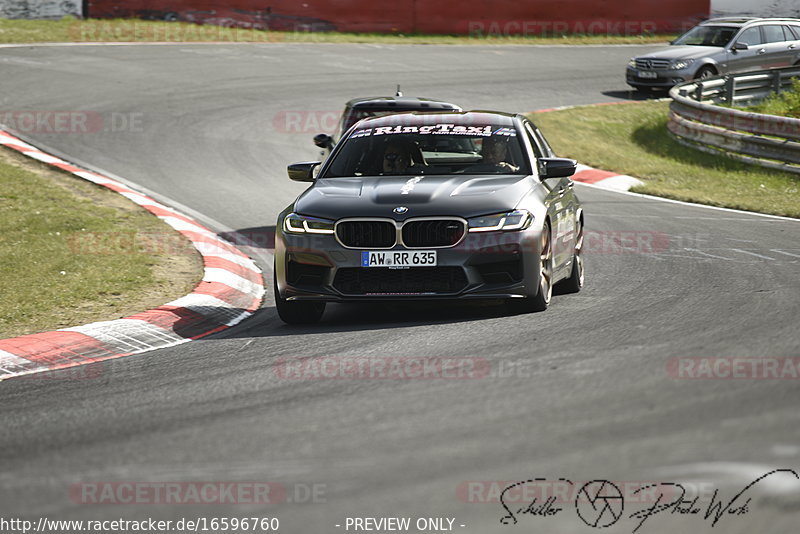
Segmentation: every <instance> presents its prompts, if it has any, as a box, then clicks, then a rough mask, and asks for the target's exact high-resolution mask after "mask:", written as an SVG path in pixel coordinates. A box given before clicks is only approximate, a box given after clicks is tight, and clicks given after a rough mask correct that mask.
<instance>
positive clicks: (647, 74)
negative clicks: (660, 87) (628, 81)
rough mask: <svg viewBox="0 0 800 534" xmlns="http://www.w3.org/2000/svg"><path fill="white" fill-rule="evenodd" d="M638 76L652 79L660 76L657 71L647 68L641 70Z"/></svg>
mask: <svg viewBox="0 0 800 534" xmlns="http://www.w3.org/2000/svg"><path fill="white" fill-rule="evenodd" d="M637 76H639V78H650V79H655V78H658V74H657V73H655V72H648V71H646V70H640V71H639V73H638V74H637Z"/></svg>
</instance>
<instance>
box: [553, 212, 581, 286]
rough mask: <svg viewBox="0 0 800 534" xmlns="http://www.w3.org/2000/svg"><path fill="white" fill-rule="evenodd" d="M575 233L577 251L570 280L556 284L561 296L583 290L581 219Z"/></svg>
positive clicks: (574, 254) (573, 257)
mask: <svg viewBox="0 0 800 534" xmlns="http://www.w3.org/2000/svg"><path fill="white" fill-rule="evenodd" d="M575 233H576V237H575V251H574V252H573V253H572V272H570V275H569V278H567V279H566V280H562V281H561V282H559V283H557V284H556V289H557V290H558V294H560V295H566V294H569V293H577V292H578V291H580V290H581V289H583V283H584V278H585V274H584V265H583V221H582V220H580V219H578V224H577V228H576V229H575Z"/></svg>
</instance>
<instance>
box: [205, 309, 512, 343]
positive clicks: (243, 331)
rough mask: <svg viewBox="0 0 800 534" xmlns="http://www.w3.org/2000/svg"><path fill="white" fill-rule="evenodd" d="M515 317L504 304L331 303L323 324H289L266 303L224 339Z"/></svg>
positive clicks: (384, 328)
mask: <svg viewBox="0 0 800 534" xmlns="http://www.w3.org/2000/svg"><path fill="white" fill-rule="evenodd" d="M504 317H513V314H512V313H511V312H509V311H508V310H507V308H506V307H505V306H503V304H502V303H501V302H500V301H490V300H487V301H474V302H473V301H469V302H464V301H416V302H399V303H398V302H365V303H342V304H339V303H329V304H328V308H327V309H326V310H325V315H324V316H323V317H322V320H321V321H320V322H319V323H316V324H311V325H287V324H285V323H283V321H281V320H280V318H279V317H278V312H277V311H276V310H275V307H274V306H273V305H271V303H270V304H266V305H265V306H264V307H262V308H261V309H260V310H259V311H258V312H257V314H256V315H255V316H254V317H253V318H251V319H249V320H247V321H245V322H244V323H242V325H241V326H240V327H235V328H232V329H231V330H229V331H227V332H225V333H222V334H221V335H220V337H224V338H237V337H242V338H252V337H281V336H296V335H302V334H330V333H337V332H361V331H369V330H387V329H392V328H409V327H415V326H431V325H446V324H457V323H469V322H472V321H483V320H489V319H498V318H504Z"/></svg>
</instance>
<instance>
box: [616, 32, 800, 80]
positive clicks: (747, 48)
mask: <svg viewBox="0 0 800 534" xmlns="http://www.w3.org/2000/svg"><path fill="white" fill-rule="evenodd" d="M797 64H800V19H788V18H787V19H778V18H717V19H711V20H708V21H705V22H703V23H702V24H700V25H698V26H695V27H694V28H692V29H691V30H689V31H688V32H686V33H685V34H683V35H682V36H680V37H679V38H677V39H675V40H674V41H672V43H671V45H670V46H669V47H667V48H664V49H662V50H658V51H656V52H653V53H650V54H647V55H645V56H641V57H634V58H631V60H630V62H629V63H628V67H627V69H626V71H625V78H626V81H627V82H628V85H630V86H632V87H634V88H635V89H638V90H648V89H670V88H671V87H672V86H673V85H676V84H679V83H682V82H685V81H689V80H694V79H702V78H708V77H711V76H717V75H722V74H728V73H735V72H747V71H757V70H766V69H771V68H780V67H791V66H793V65H797Z"/></svg>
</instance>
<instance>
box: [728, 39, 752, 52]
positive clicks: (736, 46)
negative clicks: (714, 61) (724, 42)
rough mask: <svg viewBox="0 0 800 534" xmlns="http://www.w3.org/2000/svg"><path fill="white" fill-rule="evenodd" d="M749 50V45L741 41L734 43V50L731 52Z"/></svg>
mask: <svg viewBox="0 0 800 534" xmlns="http://www.w3.org/2000/svg"><path fill="white" fill-rule="evenodd" d="M748 48H750V45H749V44H747V43H743V42H741V41H739V42H736V43H733V48H732V49H731V50H747V49H748Z"/></svg>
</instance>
